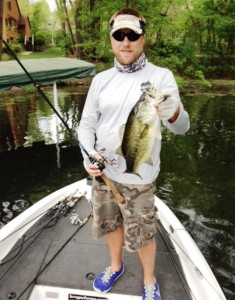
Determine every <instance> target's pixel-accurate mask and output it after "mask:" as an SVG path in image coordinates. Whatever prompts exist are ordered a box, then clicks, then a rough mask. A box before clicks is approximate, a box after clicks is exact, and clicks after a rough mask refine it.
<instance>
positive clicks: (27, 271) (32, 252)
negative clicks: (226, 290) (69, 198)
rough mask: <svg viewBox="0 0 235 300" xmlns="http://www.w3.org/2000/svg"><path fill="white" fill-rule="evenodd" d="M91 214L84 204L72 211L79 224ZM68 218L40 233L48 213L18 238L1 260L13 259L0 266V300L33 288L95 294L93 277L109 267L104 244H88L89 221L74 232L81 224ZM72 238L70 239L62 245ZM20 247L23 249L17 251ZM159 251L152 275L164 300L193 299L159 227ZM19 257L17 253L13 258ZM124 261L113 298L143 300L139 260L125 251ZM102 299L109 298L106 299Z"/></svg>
mask: <svg viewBox="0 0 235 300" xmlns="http://www.w3.org/2000/svg"><path fill="white" fill-rule="evenodd" d="M73 210H74V208H73ZM90 211H91V208H90V205H89V203H88V202H87V200H84V199H82V200H80V201H79V202H78V204H77V207H76V212H77V213H78V214H79V217H80V219H84V218H85V217H87V216H88V215H89V213H90ZM71 214H72V211H71V212H70V213H69V214H68V215H67V216H66V217H65V216H60V217H59V218H58V220H57V222H54V221H55V220H54V221H53V222H51V223H50V225H49V227H48V228H45V229H43V230H42V231H41V228H42V227H43V226H45V225H46V224H47V223H48V220H50V219H51V217H52V215H53V214H52V213H50V214H47V215H45V216H43V218H42V219H41V220H40V221H38V222H37V223H36V224H35V225H34V226H33V227H32V228H31V229H30V231H29V232H27V234H26V235H25V236H24V237H22V239H21V241H19V243H18V245H19V247H18V248H17V250H16V251H15V252H13V253H11V254H10V256H8V257H7V258H6V259H5V261H6V260H9V259H10V258H11V257H12V258H13V259H12V260H10V261H9V262H8V263H6V264H2V265H1V266H0V300H6V299H20V300H26V299H28V298H29V295H30V293H31V290H32V287H33V284H32V283H37V284H39V285H51V286H59V287H66V288H74V289H81V290H88V291H93V288H92V282H93V277H94V276H95V275H97V274H99V273H100V272H101V271H103V270H104V268H105V267H106V266H108V264H109V255H108V249H107V245H106V241H105V239H103V238H102V239H99V240H97V241H94V240H93V239H92V237H91V223H92V218H90V219H89V221H88V222H87V223H86V224H85V225H84V226H83V227H82V228H81V229H80V230H79V231H78V232H76V233H75V231H77V229H78V227H79V225H72V224H71V220H70V216H71ZM39 232H41V233H40V235H39V236H38V237H37V235H38V234H39ZM74 233H75V235H74V237H72V239H71V240H70V241H69V242H68V243H66V241H67V240H68V239H69V238H71V236H72V235H73V234H74ZM36 237H37V238H36ZM22 243H24V245H23V247H20V245H21V244H22ZM61 248H62V250H61V251H59V250H60V249H61ZM157 248H158V251H157V258H156V276H157V280H158V282H159V285H160V289H161V294H162V298H163V299H164V300H178V299H180V300H189V299H192V298H191V296H190V293H189V291H188V288H187V286H186V284H185V282H184V280H183V277H182V270H181V268H180V263H179V260H178V256H177V254H176V253H175V251H174V248H173V246H172V244H171V241H170V240H169V237H168V236H167V234H166V233H165V231H164V229H163V228H162V227H161V224H159V231H158V233H157ZM58 251H59V252H58ZM18 252H20V254H19V255H18V256H16V257H15V258H14V256H15V255H16V254H17V253H18ZM56 254H57V255H56ZM52 258H53V259H52ZM51 260H52V261H51ZM50 261H51V262H50ZM123 261H124V264H125V272H124V274H123V276H122V277H121V278H120V279H119V280H118V281H117V282H116V283H115V285H114V286H113V288H112V293H117V294H120V299H122V298H121V295H123V294H124V295H134V296H138V295H139V296H141V293H142V271H141V266H140V263H139V258H138V255H137V254H136V253H128V252H127V251H126V250H124V251H123ZM48 262H50V263H49V264H48ZM105 297H107V299H108V294H105ZM79 299H80V298H79ZM105 299H106V298H105ZM140 299H141V298H140Z"/></svg>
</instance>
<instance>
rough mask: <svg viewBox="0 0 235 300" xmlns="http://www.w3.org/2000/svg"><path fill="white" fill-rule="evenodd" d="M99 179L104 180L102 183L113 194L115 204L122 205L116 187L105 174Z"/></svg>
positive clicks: (121, 199) (120, 196)
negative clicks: (115, 200)
mask: <svg viewBox="0 0 235 300" xmlns="http://www.w3.org/2000/svg"><path fill="white" fill-rule="evenodd" d="M101 178H102V179H103V180H104V182H105V183H106V184H107V186H108V187H109V188H110V190H111V191H112V192H113V194H114V196H115V197H116V199H117V202H118V203H122V202H123V200H124V199H123V197H122V195H121V194H120V193H119V191H118V190H117V188H116V186H115V185H114V184H113V182H112V181H111V180H110V179H109V178H108V177H107V176H106V175H105V174H102V175H101Z"/></svg>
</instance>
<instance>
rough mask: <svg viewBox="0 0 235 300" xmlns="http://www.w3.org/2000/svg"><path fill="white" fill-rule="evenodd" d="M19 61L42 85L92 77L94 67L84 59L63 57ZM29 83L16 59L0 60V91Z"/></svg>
mask: <svg viewBox="0 0 235 300" xmlns="http://www.w3.org/2000/svg"><path fill="white" fill-rule="evenodd" d="M21 63H22V65H23V66H24V67H25V69H26V70H27V71H28V73H29V74H30V75H31V76H32V77H33V79H34V80H35V81H36V82H37V83H40V84H42V85H44V84H50V83H54V82H56V81H58V80H66V79H69V78H85V77H89V76H90V77H93V76H94V75H95V68H96V66H95V65H94V64H92V63H89V62H86V61H84V60H79V59H72V58H64V57H58V58H39V59H22V60H21ZM31 84H32V82H31V81H30V79H29V78H28V76H27V75H26V74H25V72H24V71H23V69H22V68H21V66H20V65H19V64H18V63H17V61H6V62H5V61H3V62H0V91H3V90H7V89H9V88H11V87H12V86H18V87H21V86H26V85H31Z"/></svg>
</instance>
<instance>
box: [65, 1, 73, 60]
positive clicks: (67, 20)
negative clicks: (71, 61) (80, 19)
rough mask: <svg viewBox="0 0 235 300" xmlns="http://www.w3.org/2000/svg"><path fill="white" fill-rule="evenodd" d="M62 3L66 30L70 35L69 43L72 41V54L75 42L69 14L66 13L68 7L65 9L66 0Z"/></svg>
mask: <svg viewBox="0 0 235 300" xmlns="http://www.w3.org/2000/svg"><path fill="white" fill-rule="evenodd" d="M63 5H64V12H65V23H66V25H67V28H68V31H69V36H70V40H71V43H72V50H73V54H74V55H75V54H76V43H75V39H74V35H73V31H72V27H71V23H70V20H69V15H68V9H67V5H66V0H63Z"/></svg>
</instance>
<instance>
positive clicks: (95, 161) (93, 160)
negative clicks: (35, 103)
mask: <svg viewBox="0 0 235 300" xmlns="http://www.w3.org/2000/svg"><path fill="white" fill-rule="evenodd" d="M0 40H1V41H2V42H3V44H4V45H5V46H6V48H7V50H8V51H9V52H10V54H11V55H12V56H13V57H14V59H15V60H16V61H17V63H18V64H19V65H20V66H21V68H22V69H23V71H24V72H25V74H26V75H27V76H28V78H29V80H30V81H31V83H32V84H33V85H34V86H35V88H36V89H37V90H38V92H39V94H40V95H41V96H42V97H43V98H44V99H45V100H46V102H47V103H48V105H49V106H50V107H51V109H52V110H53V111H54V112H55V114H56V115H57V116H58V118H59V119H60V120H61V122H62V123H63V125H64V126H65V128H66V129H67V130H68V132H69V134H70V135H71V136H72V137H73V138H74V140H75V141H77V143H78V145H79V146H80V148H81V150H82V151H83V152H84V153H85V154H86V156H87V157H88V158H89V160H90V162H91V164H95V165H97V167H98V169H99V170H100V171H103V170H104V168H105V163H108V160H107V159H106V157H104V156H103V155H102V154H101V153H99V155H100V156H101V159H96V158H95V157H93V156H91V155H90V154H89V153H88V151H87V150H86V148H85V147H84V146H83V145H82V143H81V142H80V141H79V139H78V137H77V136H76V134H75V133H74V131H73V130H72V129H71V128H70V127H69V126H68V124H67V122H65V120H64V119H63V118H62V117H61V115H60V114H59V112H58V111H57V110H56V108H55V107H54V106H53V104H52V103H51V102H50V100H49V99H48V97H47V96H46V95H45V93H44V92H43V91H42V89H41V88H40V86H39V84H38V83H37V82H36V81H35V80H34V79H33V77H32V76H31V75H30V73H29V72H28V71H27V70H26V68H25V67H24V66H23V64H22V63H21V61H20V60H19V59H18V57H17V55H16V54H15V53H14V51H12V49H11V48H10V46H9V45H8V44H7V42H6V41H5V40H4V39H3V38H2V37H1V36H0ZM100 176H101V178H102V179H103V180H104V182H105V183H106V184H107V186H109V188H110V189H111V191H112V192H113V194H114V196H115V197H116V199H117V201H118V202H120V203H121V202H122V201H123V197H122V196H121V194H120V193H119V192H118V190H117V188H116V187H115V186H114V184H113V182H112V181H111V180H110V179H109V178H108V177H107V176H106V175H105V174H104V173H102V174H101V175H100Z"/></svg>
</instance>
